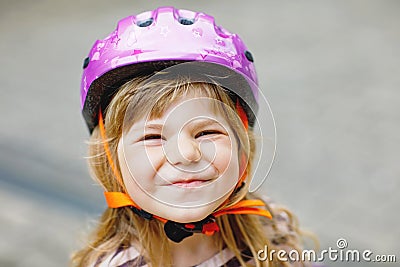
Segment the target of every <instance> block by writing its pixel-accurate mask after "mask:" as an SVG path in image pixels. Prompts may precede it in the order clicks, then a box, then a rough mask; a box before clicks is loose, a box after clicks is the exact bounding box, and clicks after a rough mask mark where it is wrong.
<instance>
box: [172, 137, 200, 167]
mask: <svg viewBox="0 0 400 267" xmlns="http://www.w3.org/2000/svg"><path fill="white" fill-rule="evenodd" d="M164 152H165V156H166V158H167V160H168V162H169V163H171V164H172V165H176V164H183V165H188V164H190V163H194V162H198V161H200V159H201V157H202V154H201V151H200V146H199V143H198V142H197V141H196V140H195V139H194V138H193V137H191V136H188V135H186V134H183V133H180V134H177V136H176V137H174V138H172V140H171V139H170V140H169V141H168V142H167V144H166V145H165V146H164Z"/></svg>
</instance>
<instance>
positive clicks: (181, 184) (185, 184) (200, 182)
mask: <svg viewBox="0 0 400 267" xmlns="http://www.w3.org/2000/svg"><path fill="white" fill-rule="evenodd" d="M210 181H212V179H209V180H187V181H179V182H175V183H172V185H175V186H178V187H182V188H193V187H199V186H202V185H205V184H207V183H209V182H210Z"/></svg>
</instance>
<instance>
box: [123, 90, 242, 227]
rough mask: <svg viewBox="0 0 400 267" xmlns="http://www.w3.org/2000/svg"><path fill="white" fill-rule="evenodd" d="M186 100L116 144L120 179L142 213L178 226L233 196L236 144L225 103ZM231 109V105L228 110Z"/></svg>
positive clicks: (139, 125) (136, 125) (138, 125)
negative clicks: (218, 109) (224, 111)
mask: <svg viewBox="0 0 400 267" xmlns="http://www.w3.org/2000/svg"><path fill="white" fill-rule="evenodd" d="M215 101H217V100H214V99H210V98H205V97H200V98H199V97H194V96H185V97H182V98H180V99H179V100H178V101H176V102H175V103H173V104H171V105H170V106H168V108H167V109H166V111H165V112H164V113H163V114H162V115H161V117H159V118H155V119H142V120H140V121H137V122H135V123H134V124H133V126H132V127H131V128H130V129H129V130H128V131H127V132H126V133H125V134H123V136H122V138H121V139H120V142H119V144H118V159H119V163H120V168H121V173H122V178H123V180H124V183H125V185H126V188H127V190H128V193H129V195H130V196H131V198H132V199H133V200H134V201H135V202H136V204H138V205H139V206H140V207H141V208H142V209H144V210H145V211H147V212H150V213H152V214H155V215H158V216H161V217H163V218H166V219H169V220H173V221H177V222H192V221H199V220H201V219H203V218H205V217H206V216H208V215H209V214H211V213H212V212H213V211H214V210H215V209H216V208H217V207H218V206H220V205H221V204H222V203H223V202H224V201H225V200H226V199H227V198H228V197H229V195H230V194H231V193H232V191H233V190H234V188H235V185H236V183H237V182H238V179H239V162H238V144H237V141H236V138H235V137H234V134H233V132H232V129H231V128H230V127H229V124H228V122H227V121H226V119H225V118H224V117H223V116H222V115H221V114H218V113H219V112H215V108H213V107H215V106H216V105H219V106H221V105H222V103H221V102H218V101H217V102H215ZM226 108H229V107H226Z"/></svg>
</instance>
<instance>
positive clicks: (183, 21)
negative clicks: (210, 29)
mask: <svg viewBox="0 0 400 267" xmlns="http://www.w3.org/2000/svg"><path fill="white" fill-rule="evenodd" d="M178 21H179V23H180V24H182V25H192V24H193V23H194V19H185V18H179V19H178Z"/></svg>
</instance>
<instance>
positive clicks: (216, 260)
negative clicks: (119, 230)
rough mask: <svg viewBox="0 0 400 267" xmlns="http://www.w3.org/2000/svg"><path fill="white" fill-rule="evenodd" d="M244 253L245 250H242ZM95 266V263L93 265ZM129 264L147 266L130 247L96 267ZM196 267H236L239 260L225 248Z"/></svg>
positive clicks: (129, 266) (248, 258) (249, 259)
mask: <svg viewBox="0 0 400 267" xmlns="http://www.w3.org/2000/svg"><path fill="white" fill-rule="evenodd" d="M244 254H246V252H244ZM243 259H244V260H247V261H246V263H249V264H252V263H253V264H254V260H253V258H252V256H251V255H249V256H248V257H246V256H244V257H243ZM95 266H96V265H95ZM131 266H143V267H147V266H148V265H147V264H146V262H145V261H144V259H143V257H142V256H141V255H140V254H139V252H138V251H137V250H136V249H135V248H133V247H130V248H129V249H126V250H120V251H117V252H116V253H114V254H112V255H110V256H109V257H108V258H106V259H105V260H103V261H102V262H101V263H100V264H99V265H97V266H96V267H131ZM195 266H196V267H216V266H227V267H236V266H241V265H240V262H239V260H238V259H237V258H236V256H235V255H234V253H233V252H232V251H230V250H229V249H228V248H225V249H224V250H222V251H221V252H219V253H217V254H215V255H214V256H213V257H211V258H210V259H208V260H206V261H204V262H202V263H200V264H198V265H195Z"/></svg>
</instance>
